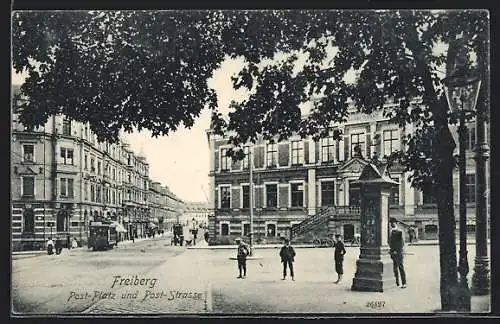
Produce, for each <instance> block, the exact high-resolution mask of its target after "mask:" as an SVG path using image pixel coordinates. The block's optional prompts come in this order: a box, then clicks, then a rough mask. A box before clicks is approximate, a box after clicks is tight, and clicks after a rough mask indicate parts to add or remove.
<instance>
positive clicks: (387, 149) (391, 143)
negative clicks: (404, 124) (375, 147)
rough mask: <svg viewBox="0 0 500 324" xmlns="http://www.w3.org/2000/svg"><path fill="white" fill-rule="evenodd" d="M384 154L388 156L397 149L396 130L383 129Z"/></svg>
mask: <svg viewBox="0 0 500 324" xmlns="http://www.w3.org/2000/svg"><path fill="white" fill-rule="evenodd" d="M383 141H384V155H385V156H389V155H391V153H392V152H395V151H398V150H399V138H398V131H397V130H386V131H384V138H383Z"/></svg>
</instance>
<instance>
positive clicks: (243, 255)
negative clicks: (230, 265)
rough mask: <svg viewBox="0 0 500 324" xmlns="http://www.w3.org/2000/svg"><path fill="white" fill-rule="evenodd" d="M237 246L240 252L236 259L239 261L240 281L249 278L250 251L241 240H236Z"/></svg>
mask: <svg viewBox="0 0 500 324" xmlns="http://www.w3.org/2000/svg"><path fill="white" fill-rule="evenodd" d="M235 242H236V244H238V252H237V255H236V259H237V260H238V271H239V272H240V275H239V276H238V277H237V278H238V279H245V278H246V276H247V256H248V255H249V254H250V250H249V249H248V247H247V245H246V244H245V243H243V242H242V241H241V238H239V237H238V238H237V239H235Z"/></svg>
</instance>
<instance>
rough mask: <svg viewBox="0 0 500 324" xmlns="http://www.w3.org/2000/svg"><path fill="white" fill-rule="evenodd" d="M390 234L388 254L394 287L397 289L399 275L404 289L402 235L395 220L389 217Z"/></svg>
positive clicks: (404, 274)
mask: <svg viewBox="0 0 500 324" xmlns="http://www.w3.org/2000/svg"><path fill="white" fill-rule="evenodd" d="M390 223H391V233H390V237H389V248H390V250H389V253H390V254H391V259H392V262H393V269H394V276H395V277H396V285H397V286H398V287H399V275H401V283H402V286H401V288H406V273H405V267H404V264H403V255H404V235H403V231H402V230H401V229H399V227H398V225H397V223H398V221H397V219H395V218H393V217H391V219H390Z"/></svg>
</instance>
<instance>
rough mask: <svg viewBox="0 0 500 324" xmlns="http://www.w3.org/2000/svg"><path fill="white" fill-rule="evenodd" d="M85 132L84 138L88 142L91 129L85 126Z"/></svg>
mask: <svg viewBox="0 0 500 324" xmlns="http://www.w3.org/2000/svg"><path fill="white" fill-rule="evenodd" d="M83 132H84V138H85V139H86V140H88V139H89V127H88V126H87V125H85V126H84V128H83Z"/></svg>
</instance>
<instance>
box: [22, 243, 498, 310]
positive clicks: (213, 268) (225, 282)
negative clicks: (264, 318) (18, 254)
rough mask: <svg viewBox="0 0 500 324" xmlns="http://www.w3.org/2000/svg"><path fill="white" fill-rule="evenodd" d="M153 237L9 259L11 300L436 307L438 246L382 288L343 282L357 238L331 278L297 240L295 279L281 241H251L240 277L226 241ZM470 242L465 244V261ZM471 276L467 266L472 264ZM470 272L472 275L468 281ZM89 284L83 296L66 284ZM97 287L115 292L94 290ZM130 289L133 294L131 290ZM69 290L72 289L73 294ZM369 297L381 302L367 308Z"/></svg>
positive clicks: (329, 267)
mask: <svg viewBox="0 0 500 324" xmlns="http://www.w3.org/2000/svg"><path fill="white" fill-rule="evenodd" d="M169 243H170V239H166V238H160V239H154V240H146V241H142V242H136V243H134V244H128V245H123V246H119V247H118V248H117V249H115V250H111V251H106V252H90V251H88V250H86V249H78V250H71V251H67V250H66V251H65V252H64V254H63V255H61V256H47V255H42V256H37V257H32V258H22V259H17V260H14V261H13V266H12V270H13V285H12V286H13V291H12V292H13V303H14V310H16V311H17V312H19V313H43V314H47V313H49V314H50V313H85V314H122V313H141V314H162V313H163V314H165V313H195V314H202V313H225V314H227V313H233V314H234V313H239V314H252V313H402V312H411V313H426V312H434V311H436V310H438V309H439V308H440V298H439V264H438V263H439V257H438V247H437V246H435V245H434V246H410V247H408V249H407V252H408V255H407V257H406V261H405V263H406V272H407V277H408V288H407V289H405V290H403V289H399V288H396V287H394V288H392V289H389V290H387V291H386V292H384V293H369V292H353V291H351V290H350V286H351V283H352V277H353V275H354V272H355V260H356V258H357V256H358V251H359V250H358V248H356V247H347V255H346V259H345V263H344V270H345V275H344V281H343V282H342V283H341V284H338V285H336V284H334V283H333V281H334V280H335V279H336V275H335V273H334V269H333V251H332V250H331V249H314V248H297V249H296V250H297V257H296V261H295V277H296V281H291V280H290V279H288V280H285V281H282V280H281V271H282V269H281V263H280V259H279V256H278V251H279V250H278V249H275V248H272V249H257V250H256V253H257V254H256V255H257V256H258V257H259V259H257V260H249V261H248V276H247V278H246V279H244V280H242V279H237V278H236V276H237V266H236V261H234V260H230V257H233V256H234V253H235V251H234V250H233V249H185V247H179V246H177V247H173V246H169ZM473 252H474V249H473V248H472V247H470V251H469V264H470V265H471V269H472V265H473V263H472V262H473V259H474V253H473ZM118 275H120V276H122V277H123V278H126V277H127V276H128V277H131V276H135V275H137V277H138V278H156V279H157V282H156V283H155V285H154V287H151V286H147V285H143V286H124V285H122V286H118V285H115V287H113V288H111V286H112V284H113V281H114V276H118ZM469 276H472V271H471V273H470V274H469ZM469 282H470V281H469ZM84 291H89V292H90V293H91V294H92V296H91V297H89V298H87V299H78V300H76V298H72V299H71V300H69V301H68V298H69V297H70V295H71V292H75V293H78V292H84ZM94 291H103V292H111V293H114V294H115V296H116V298H115V299H108V298H106V299H102V300H96V298H94ZM134 295H135V296H134ZM74 297H76V296H74ZM370 302H379V303H378V305H379V306H378V307H376V308H372V307H370V306H369V303H370ZM472 310H473V312H486V311H488V310H489V296H484V297H473V298H472Z"/></svg>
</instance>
